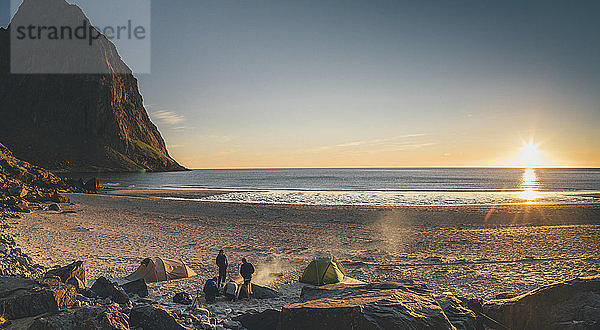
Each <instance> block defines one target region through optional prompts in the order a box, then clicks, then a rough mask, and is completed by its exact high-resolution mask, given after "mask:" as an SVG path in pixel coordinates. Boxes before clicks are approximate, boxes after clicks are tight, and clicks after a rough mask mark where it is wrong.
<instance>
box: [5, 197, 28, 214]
mask: <svg viewBox="0 0 600 330" xmlns="http://www.w3.org/2000/svg"><path fill="white" fill-rule="evenodd" d="M10 209H11V211H13V212H20V213H31V207H30V206H29V203H28V202H27V201H25V200H19V201H16V202H15V204H14V205H13V206H12V207H11V208H10Z"/></svg>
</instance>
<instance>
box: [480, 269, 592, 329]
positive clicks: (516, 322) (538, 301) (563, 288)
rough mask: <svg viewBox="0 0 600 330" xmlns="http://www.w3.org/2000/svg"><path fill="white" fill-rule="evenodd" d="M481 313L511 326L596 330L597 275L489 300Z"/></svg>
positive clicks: (516, 327)
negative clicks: (512, 296) (507, 297)
mask: <svg viewBox="0 0 600 330" xmlns="http://www.w3.org/2000/svg"><path fill="white" fill-rule="evenodd" d="M483 312H484V313H485V314H486V315H487V316H489V317H491V318H492V319H494V320H496V321H497V322H499V323H500V324H502V325H503V326H505V327H507V328H511V329H561V328H562V329H599V328H600V275H598V276H592V277H583V278H576V279H573V280H570V281H565V282H560V283H555V284H552V285H548V286H544V287H541V288H539V289H537V290H534V291H531V292H529V293H526V294H524V295H521V296H517V297H514V298H512V299H502V300H492V301H489V302H486V303H485V304H484V305H483Z"/></svg>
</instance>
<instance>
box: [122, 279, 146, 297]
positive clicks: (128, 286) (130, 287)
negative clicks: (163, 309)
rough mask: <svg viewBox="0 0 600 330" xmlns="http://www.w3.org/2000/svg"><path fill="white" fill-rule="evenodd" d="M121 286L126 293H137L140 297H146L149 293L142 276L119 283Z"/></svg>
mask: <svg viewBox="0 0 600 330" xmlns="http://www.w3.org/2000/svg"><path fill="white" fill-rule="evenodd" d="M121 287H122V288H123V289H124V290H125V292H127V293H128V294H137V295H138V296H139V297H140V298H146V297H148V296H149V295H150V294H149V293H148V285H146V280H144V279H143V278H140V279H139V280H135V281H133V282H128V283H125V284H123V285H121Z"/></svg>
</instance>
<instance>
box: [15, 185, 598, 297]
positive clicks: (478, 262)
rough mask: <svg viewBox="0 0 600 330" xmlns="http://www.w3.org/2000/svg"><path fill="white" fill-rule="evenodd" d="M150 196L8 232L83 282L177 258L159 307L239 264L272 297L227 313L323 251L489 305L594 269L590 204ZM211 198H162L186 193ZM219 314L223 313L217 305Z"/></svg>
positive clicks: (82, 201) (100, 201)
mask: <svg viewBox="0 0 600 330" xmlns="http://www.w3.org/2000/svg"><path fill="white" fill-rule="evenodd" d="M163 193H164V191H160V190H115V191H109V192H106V193H104V194H102V195H84V194H71V195H69V197H70V198H71V200H72V204H71V205H66V206H63V210H62V212H53V211H39V212H36V213H32V214H28V215H25V216H24V217H23V219H21V220H20V221H19V222H18V223H17V222H16V223H15V224H14V226H13V228H12V229H11V230H12V231H13V233H14V234H15V235H16V240H17V241H18V243H19V244H20V245H21V246H22V248H23V250H24V252H26V253H28V254H29V255H30V256H31V257H32V258H33V260H34V261H35V262H37V263H39V264H41V265H44V266H47V267H51V266H54V265H65V264H68V263H70V262H72V261H75V260H83V261H85V263H86V267H87V271H88V276H89V278H90V279H91V280H92V281H93V280H94V279H96V278H97V277H99V276H102V275H103V276H107V277H109V278H117V277H121V276H124V275H127V274H129V273H131V272H132V271H133V270H134V269H135V268H136V267H137V266H138V264H139V262H140V261H141V260H142V259H143V258H145V257H156V256H158V257H164V258H174V259H183V260H184V261H186V262H187V263H189V265H190V267H191V268H192V269H194V270H195V271H196V272H197V273H198V274H199V276H198V277H195V278H190V279H184V280H178V281H171V282H166V283H160V284H152V285H151V290H152V293H151V295H152V297H153V298H154V299H157V300H161V301H162V302H164V303H167V304H168V302H169V301H170V299H171V298H172V296H173V295H174V293H175V292H177V291H180V290H181V291H187V292H190V293H194V292H195V291H196V289H197V287H198V286H199V285H200V284H203V283H204V280H205V279H206V278H207V277H208V276H214V275H216V266H215V264H214V258H215V256H216V253H217V250H218V249H220V248H223V249H225V250H226V252H227V254H228V256H229V260H230V262H231V263H232V264H233V265H234V267H232V266H230V269H229V272H230V273H229V274H230V276H235V275H236V273H237V266H238V265H239V262H240V259H241V258H242V257H244V256H245V257H248V258H249V259H250V261H251V262H253V263H254V264H255V265H256V266H257V271H258V273H257V276H256V280H255V281H256V283H259V284H264V285H268V286H270V287H272V288H275V289H278V290H280V291H281V292H282V293H283V296H282V298H281V299H275V300H271V301H260V302H259V301H254V302H250V303H248V302H240V303H236V304H235V305H234V306H230V307H234V308H235V309H246V308H256V309H261V308H267V307H280V306H282V305H284V304H286V303H289V302H290V301H293V300H294V299H295V298H296V297H297V296H298V295H299V292H300V288H301V287H300V285H299V284H298V283H297V279H298V277H299V276H300V273H301V271H302V270H303V269H304V267H305V266H306V265H307V263H308V262H309V261H310V260H311V259H312V258H313V257H314V256H316V255H317V254H322V253H331V254H333V255H334V256H336V257H337V258H338V259H339V260H340V261H341V262H342V263H343V264H344V266H345V267H346V270H347V272H348V275H349V276H351V277H354V278H357V279H359V280H363V281H369V282H372V281H382V280H401V279H407V278H410V279H416V280H422V281H425V282H426V283H428V285H429V286H430V287H431V289H432V290H433V291H434V292H436V293H442V292H446V291H451V292H454V293H455V294H457V295H459V296H465V297H477V298H492V297H493V296H495V295H496V294H498V293H500V292H513V293H523V292H526V291H528V290H531V289H534V288H537V287H539V286H540V285H545V284H549V283H552V282H555V281H559V280H565V279H568V278H572V277H576V276H589V275H596V274H598V273H599V271H598V270H599V269H600V267H599V266H600V252H598V251H600V205H598V204H587V205H535V204H533V205H505V206H452V207H357V206H327V207H323V206H321V207H318V206H300V205H261V204H234V203H214V202H192V201H180V200H167V199H163V198H158V197H161V196H162V195H161V194H163ZM215 193H222V192H219V191H200V192H198V191H177V192H170V193H169V194H170V196H173V194H181V195H182V196H186V197H188V198H189V197H190V196H194V195H195V194H204V195H206V194H215ZM223 307H224V308H225V307H228V306H223Z"/></svg>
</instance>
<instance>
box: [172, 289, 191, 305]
mask: <svg viewBox="0 0 600 330" xmlns="http://www.w3.org/2000/svg"><path fill="white" fill-rule="evenodd" d="M173 302H174V303H176V304H182V305H191V304H192V296H190V294H189V293H187V292H178V293H176V294H175V296H174V297H173Z"/></svg>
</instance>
